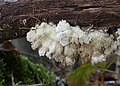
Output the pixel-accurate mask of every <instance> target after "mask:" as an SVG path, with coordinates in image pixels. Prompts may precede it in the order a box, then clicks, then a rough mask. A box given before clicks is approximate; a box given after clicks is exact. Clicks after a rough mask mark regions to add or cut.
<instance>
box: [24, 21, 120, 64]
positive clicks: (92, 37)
mask: <svg viewBox="0 0 120 86" xmlns="http://www.w3.org/2000/svg"><path fill="white" fill-rule="evenodd" d="M116 34H117V37H114V36H113V35H109V34H108V33H107V32H103V31H99V30H92V31H89V32H88V30H86V31H83V30H82V29H80V27H79V26H70V24H69V23H68V22H67V21H65V20H62V21H60V22H59V23H58V24H57V25H54V24H52V23H49V24H48V23H45V22H43V23H41V25H38V24H37V25H36V26H35V27H32V28H31V30H30V31H29V32H28V33H27V37H26V38H27V41H29V42H30V43H31V46H32V49H33V50H36V49H38V53H39V55H40V56H47V57H48V58H49V59H55V60H56V61H57V62H61V63H63V64H65V65H73V64H74V63H75V58H76V57H77V56H78V55H80V57H81V58H82V59H84V60H85V61H88V60H89V61H91V63H92V64H96V63H98V62H102V61H105V60H106V57H107V56H108V55H110V54H112V53H114V51H116V52H118V51H120V50H118V49H120V48H117V47H118V46H120V29H118V31H117V32H116ZM115 39H116V40H115ZM117 54H118V53H117Z"/></svg>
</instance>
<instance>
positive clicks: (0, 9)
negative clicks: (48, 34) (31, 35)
mask: <svg viewBox="0 0 120 86" xmlns="http://www.w3.org/2000/svg"><path fill="white" fill-rule="evenodd" d="M62 19H63V20H67V21H68V22H69V23H70V24H71V25H80V26H81V27H89V26H91V25H93V26H94V27H95V29H98V28H100V27H105V28H106V27H107V28H110V29H112V30H113V29H116V28H118V27H120V1H119V0H19V1H18V2H16V3H0V41H4V40H7V39H13V38H19V37H24V36H25V34H26V32H27V31H28V30H29V28H30V27H32V26H34V25H35V24H37V23H41V22H43V21H45V22H53V23H57V22H59V21H60V20H62Z"/></svg>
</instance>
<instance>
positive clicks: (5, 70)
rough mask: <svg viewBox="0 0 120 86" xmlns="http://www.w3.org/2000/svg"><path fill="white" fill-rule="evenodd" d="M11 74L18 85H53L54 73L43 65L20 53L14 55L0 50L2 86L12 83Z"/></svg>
mask: <svg viewBox="0 0 120 86" xmlns="http://www.w3.org/2000/svg"><path fill="white" fill-rule="evenodd" d="M11 74H13V77H14V82H15V83H19V85H22V84H27V85H30V84H38V83H41V84H44V85H45V86H54V82H53V81H54V78H55V75H54V74H53V73H52V72H50V71H48V70H47V69H46V68H45V67H44V66H43V65H41V64H35V63H33V62H31V61H30V60H29V59H28V58H27V57H25V56H22V55H17V56H16V55H14V54H12V53H10V52H3V51H0V82H2V84H3V85H4V86H8V85H11V84H12V79H11ZM3 81H4V82H3Z"/></svg>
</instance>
